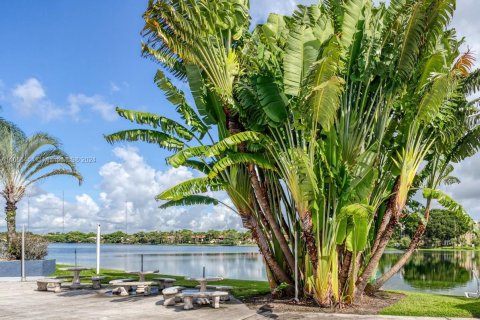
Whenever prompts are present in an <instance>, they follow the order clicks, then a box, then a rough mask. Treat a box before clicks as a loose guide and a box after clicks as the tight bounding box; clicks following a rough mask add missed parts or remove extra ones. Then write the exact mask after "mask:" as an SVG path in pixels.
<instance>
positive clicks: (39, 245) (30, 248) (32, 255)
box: [8, 234, 48, 260]
mask: <svg viewBox="0 0 480 320" xmlns="http://www.w3.org/2000/svg"><path fill="white" fill-rule="evenodd" d="M47 253H48V241H47V240H46V239H45V238H44V237H40V236H34V235H31V234H26V235H25V260H41V259H44V258H45V257H46V256H47ZM8 258H9V259H10V260H19V259H21V258H22V237H21V235H17V236H16V237H15V238H14V239H13V241H12V246H11V248H10V250H9V251H8Z"/></svg>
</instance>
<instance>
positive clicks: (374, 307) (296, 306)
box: [243, 291, 405, 314]
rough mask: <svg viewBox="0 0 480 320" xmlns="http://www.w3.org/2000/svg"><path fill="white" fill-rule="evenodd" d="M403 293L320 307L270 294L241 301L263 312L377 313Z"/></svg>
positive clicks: (382, 293) (303, 300) (378, 295)
mask: <svg viewBox="0 0 480 320" xmlns="http://www.w3.org/2000/svg"><path fill="white" fill-rule="evenodd" d="M404 297H405V295H403V294H401V293H392V292H382V291H380V292H378V293H376V294H375V296H371V297H370V296H365V297H364V298H363V301H362V303H361V304H355V305H349V306H341V307H335V308H320V307H319V306H318V305H316V303H315V301H313V299H302V300H300V302H299V303H295V302H294V301H293V300H291V299H289V300H284V299H273V298H272V296H271V295H266V296H260V297H253V298H249V299H246V300H244V301H243V302H244V303H245V304H246V305H247V306H248V307H249V308H250V309H254V310H258V311H259V312H260V313H263V312H267V313H270V312H272V313H273V312H275V313H286V312H315V313H318V312H323V313H345V314H378V313H379V312H380V311H381V310H382V309H384V308H386V307H388V306H390V305H392V304H394V303H396V302H397V301H399V300H401V299H403V298H404Z"/></svg>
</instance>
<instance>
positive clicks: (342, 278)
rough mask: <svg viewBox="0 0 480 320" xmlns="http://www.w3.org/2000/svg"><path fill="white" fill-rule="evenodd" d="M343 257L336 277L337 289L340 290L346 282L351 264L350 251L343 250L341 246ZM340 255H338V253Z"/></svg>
mask: <svg viewBox="0 0 480 320" xmlns="http://www.w3.org/2000/svg"><path fill="white" fill-rule="evenodd" d="M343 251H344V252H343V257H342V258H343V259H342V264H341V267H340V273H339V277H338V283H339V286H338V287H339V289H340V292H343V291H344V289H345V284H346V283H347V279H348V275H349V273H350V270H351V266H352V252H351V251H348V250H345V246H343ZM339 256H340V255H339Z"/></svg>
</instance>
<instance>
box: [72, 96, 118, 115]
mask: <svg viewBox="0 0 480 320" xmlns="http://www.w3.org/2000/svg"><path fill="white" fill-rule="evenodd" d="M68 102H69V109H70V115H71V116H72V117H74V118H76V119H78V114H79V113H80V112H81V110H82V109H83V108H82V107H89V108H90V110H91V111H93V112H95V113H98V114H100V116H101V117H102V118H103V119H104V120H107V121H115V120H116V119H117V114H116V112H115V106H114V105H112V104H110V103H108V102H106V101H105V100H104V98H103V97H102V96H99V95H94V96H86V95H84V94H71V95H70V96H69V97H68Z"/></svg>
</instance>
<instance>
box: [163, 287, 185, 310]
mask: <svg viewBox="0 0 480 320" xmlns="http://www.w3.org/2000/svg"><path fill="white" fill-rule="evenodd" d="M183 290H185V287H180V286H175V287H169V288H165V289H163V290H162V294H163V300H164V301H163V305H164V306H173V305H175V303H176V302H180V301H181V300H182V291H183Z"/></svg>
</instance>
